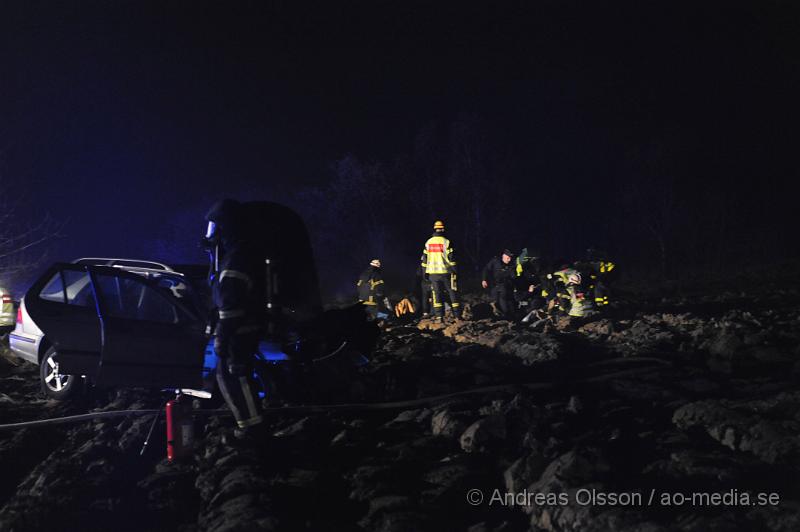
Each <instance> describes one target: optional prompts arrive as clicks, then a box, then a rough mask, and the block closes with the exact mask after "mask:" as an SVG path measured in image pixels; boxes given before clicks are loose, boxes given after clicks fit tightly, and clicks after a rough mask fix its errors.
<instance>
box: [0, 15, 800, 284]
mask: <svg viewBox="0 0 800 532" xmlns="http://www.w3.org/2000/svg"><path fill="white" fill-rule="evenodd" d="M328 4H339V3H338V2H317V3H315V4H314V3H300V2H288V1H287V2H280V1H274V2H215V3H205V2H132V1H114V2H86V1H82V2H75V3H72V2H70V3H55V2H45V3H36V2H22V1H12V2H8V1H3V2H2V3H0V176H2V185H3V189H4V190H3V193H4V195H8V196H9V197H12V198H17V197H18V198H20V199H19V202H20V207H21V210H22V212H24V213H25V214H24V215H22V216H21V218H20V223H21V224H24V223H29V222H30V221H35V220H36V219H37V217H40V216H41V215H42V214H43V213H45V212H47V213H49V214H50V215H52V217H53V218H54V219H56V220H59V221H61V222H63V224H64V227H63V229H62V233H63V235H64V236H63V237H62V238H61V239H59V240H58V241H56V242H55V243H53V244H51V248H50V250H51V252H50V255H51V257H53V258H58V259H67V260H71V259H72V258H75V257H78V256H87V255H95V256H97V255H106V256H107V255H115V256H120V255H122V256H136V257H141V258H147V257H151V256H154V255H160V256H158V257H154V258H163V259H164V260H170V261H176V262H184V261H202V260H203V257H202V255H201V254H200V253H199V251H198V250H197V249H196V248H195V247H194V244H195V242H196V241H197V239H198V237H199V235H200V233H201V232H202V230H203V222H202V215H203V214H204V211H205V210H206V209H207V207H208V205H210V204H211V203H212V202H213V201H214V200H215V199H218V198H220V197H225V196H232V197H239V198H241V199H277V200H281V201H286V202H288V203H290V204H295V205H296V204H297V201H298V200H297V199H296V193H297V192H298V191H300V190H303V189H306V188H309V187H325V186H326V185H327V184H328V183H329V182H330V181H331V179H332V171H331V164H332V162H333V161H335V160H339V159H341V158H342V157H344V156H345V155H346V154H348V153H352V154H354V155H355V156H356V157H358V158H359V159H361V160H364V161H370V160H374V161H384V162H391V161H396V160H398V158H401V157H402V154H404V153H409V152H411V151H412V150H413V146H414V142H415V138H416V136H417V134H418V132H419V131H420V129H421V128H423V127H425V126H426V124H439V125H440V126H439V127H441V128H446V127H447V124H451V123H453V122H454V121H457V120H458V117H459V116H463V115H464V113H467V114H471V115H473V116H479V117H480V120H481V123H482V124H484V127H485V131H486V132H488V133H487V134H489V135H490V136H491V137H492V138H493V139H494V144H492V146H493V147H497V146H502V148H503V150H507V151H508V153H510V154H512V155H510V156H509V157H508V159H509V160H511V161H513V164H511V165H510V166H509V167H508V168H510V169H507V171H506V173H505V174H504V175H505V178H504V179H505V182H506V183H507V184H508V185H509V186H510V187H511V189H513V192H514V194H513V197H514V198H515V200H514V204H513V208H514V209H516V210H517V211H524V212H525V213H526V214H525V215H522V216H521V218H520V217H517V220H518V222H517V223H516V224H515V227H514V228H513V229H509V232H508V235H507V236H508V238H507V239H506V241H508V240H510V241H511V242H510V244H513V245H517V244H519V245H523V244H526V242H525V237H526V233H525V231H526V229H525V225H526V224H529V225H530V234H531V235H536V238H539V239H541V240H542V242H547V243H548V244H546V245H545V247H548V246H549V248H550V249H553V250H554V252H561V251H562V250H564V251H570V250H571V249H572V248H570V247H569V246H566V245H563V244H560V243H559V242H558V241H559V237H558V235H556V236H553V234H548V235H546V236H545V235H543V231H544V230H542V229H541V227H543V226H542V225H541V223H540V222H541V216H542V215H541V214H540V213H537V212H536V211H537V209H539V205H541V204H542V203H545V202H547V203H549V204H551V205H552V204H558V205H562V206H563V205H565V204H566V205H573V206H575V207H576V209H579V210H580V211H581V213H582V214H581V216H582V218H581V220H582V222H581V224H583V225H584V226H586V227H592V226H594V225H596V224H597V222H598V220H597V218H598V217H599V218H602V217H603V216H604V214H603V213H604V212H607V210H610V209H614V208H615V207H613V206H611V205H612V204H613V200H614V198H615V197H616V196H617V195H618V194H619V189H620V180H623V181H624V180H625V179H626V178H627V176H628V175H629V174H632V173H634V172H635V171H636V170H631V168H637V165H636V164H631V163H630V161H641V160H642V158H644V159H647V160H646V161H645V163H644V164H645V166H646V165H647V164H651V163H652V160H656V161H658V163H657V165H658V166H659V171H657V172H655V173H654V174H653V175H656V177H655V178H654V179H659V177H658V176H663V175H667V174H669V176H670V180H671V181H670V184H669V186H670V187H676V189H680V191H681V194H682V195H680V196H679V197H678V203H681V204H683V205H684V207H686V206H689V207H690V208H691V209H692V210H697V209H703V205H704V204H705V202H704V196H705V195H708V194H717V193H724V194H726V195H728V196H729V197H731V198H732V199H731V201H730V203H726V205H727V207H726V209H727V211H726V212H733V213H734V214H733V215H730V219H731V220H732V221H731V222H730V223H728V222H726V224H727V225H726V226H725V227H727V228H728V229H726V231H727V233H726V234H728V238H731V240H732V241H735V234H736V233H737V232H738V231H739V229H738V227H739V226H738V225H737V224H741V227H742V228H745V227H746V228H749V229H748V230H749V231H751V232H750V233H747V235H746V238H754V235H762V236H763V235H766V236H768V237H769V238H771V240H770V242H771V244H770V245H771V247H770V248H769V249H770V250H773V251H769V253H774V252H775V251H774V250H786V249H788V248H793V247H794V246H793V245H792V244H791V242H792V233H793V231H794V228H795V227H796V220H795V217H794V215H793V212H792V208H793V206H794V203H795V202H794V199H793V197H792V196H791V195H789V194H787V193H786V192H787V191H788V190H789V185H790V184H791V182H792V180H794V179H795V178H796V177H797V174H798V171H797V170H798V169H797V159H796V156H795V152H796V148H795V144H796V135H795V129H796V124H797V118H798V117H797V113H796V101H795V100H796V99H797V95H798V94H800V92H798V89H800V79H799V77H800V74H799V73H800V70H798V62H800V58H799V56H798V51H799V50H800V46H798V45H800V37H798V34H799V33H800V32H798V31H797V28H798V27H800V26H799V25H798V22H800V16H798V9H797V8H796V7H795V6H794V5H793V3H792V2H783V1H762V2H752V3H746V4H744V3H730V2H726V3H722V2H720V3H713V4H709V3H702V4H703V5H699V4H701V3H699V2H619V3H615V4H614V5H613V6H599V5H595V4H596V3H594V2H574V1H544V2H527V1H525V2H523V1H518V2H484V3H460V4H458V5H445V4H441V5H440V6H439V7H434V6H433V5H432V4H434V2H387V1H373V2H365V3H347V7H340V6H338V5H336V6H333V5H328ZM642 4H644V5H642ZM653 147H655V148H653ZM653 151H655V152H656V153H657V155H653V156H652V160H651V159H648V157H650V156H649V155H647V154H652V153H653ZM643 154H644V155H643ZM420 179H421V178H420ZM407 201H413V199H411V200H407ZM293 202H294V203H293ZM511 207H512V206H511V205H509V208H511ZM495 208H496V209H500V208H501V207H495ZM301 210H302V209H301ZM444 210H446V209H444ZM558 212H559V214H558V216H564V217H565V218H569V217H570V216H571V215H570V208H569V207H566V208H561V209H560V211H558ZM26 216H27V217H29V220H26V219H25V217H26ZM548 217H549V218H552V216H550V215H548ZM573 218H574V216H573ZM726 219H727V218H726ZM737 220H738V221H737ZM432 221H433V220H432V219H428V217H424V218H422V217H419V216H416V215H415V216H414V217H413V219H412V220H410V221H408V222H404V223H408V224H410V225H411V227H412V229H413V231H414V234H415V235H418V237H414V238H415V240H414V241H413V242H411V244H410V245H409V244H408V242H403V245H402V246H399V247H401V248H403V249H404V250H405V248H406V247H408V249H412V248H413V249H416V248H418V247H420V246H421V243H422V241H424V238H425V236H426V234H427V233H428V232H429V229H430V224H431V222H432ZM617 223H619V224H622V223H625V220H624V219H622V220H621V221H618V222H617ZM631 223H636V222H635V221H634V220H632V221H631ZM695 223H696V222H695ZM759 224H761V225H759ZM600 225H603V224H602V220H600ZM612 225H613V224H612ZM520 226H522V227H520ZM548 227H550V226H548ZM609 227H611V225H609ZM789 228H791V229H789ZM312 229H313V227H312ZM358 229H359V228H348V229H347V230H348V231H349V232H352V231H353V230H358ZM684 230H685V231H687V233H686V234H689V232H691V231H692V229H691V228H684ZM503 231H504V230H502V229H501V231H500V232H503ZM608 231H609V232H610V231H612V229H608ZM497 232H498V231H494V233H497ZM551 233H552V232H551ZM570 234H572V233H570ZM565 235H566V233H565ZM775 235H779V237H778V236H775ZM606 237H607V235H606V236H604V237H603V238H605V240H608V241H609V242H610V241H611V240H610V239H609V238H606ZM743 238H745V237H743ZM502 240H503V239H502V238H495V239H492V240H491V242H489V243H488V244H487V246H488V247H489V248H490V249H491V250H492V251H493V248H491V246H501V245H503V243H502V242H501V241H502ZM589 240H591V239H590V238H585V239H582V241H581V242H576V244H575V246H574V248H575V249H578V248H580V246H582V245H584V244H586V243H587V242H588V241H589ZM601 240H602V238H601ZM554 241H555V242H556V243H555V244H553V242H554ZM700 245H702V243H701V244H700ZM612 247H613V246H612ZM619 247H620V246H619V244H618V243H617V248H619ZM364 248H365V249H366V250H367V251H365V253H364V261H363V262H364V265H366V262H368V260H369V259H370V258H371V257H370V256H368V255H369V250H370V245H369V244H367V245H365V246H364ZM381 249H384V248H383V247H381ZM617 252H618V253H620V254H623V255H624V253H623V252H621V251H620V250H619V249H617ZM790 253H791V251H790ZM794 253H796V252H794ZM319 255H320V256H319V260H320V262H321V263H322V264H323V268H324V267H325V266H324V265H325V261H326V260H328V259H327V258H326V256H325V252H324V250H323V251H322V252H320V253H319ZM402 255H403V256H406V255H408V253H406V252H405V251H403V253H402ZM412 255H413V253H412ZM490 256H491V252H490V251H487V252H486V255H485V257H481V258H480V259H478V260H484V259H485V260H488V258H489V257H490ZM415 258H416V257H413V256H412V257H410V258H409V263H410V264H411V266H409V267H413V262H414V259H415ZM353 260H360V259H353ZM406 267H407V266H406V264H403V268H406ZM355 275H357V272H354V273H353V276H355ZM323 278H324V275H323Z"/></svg>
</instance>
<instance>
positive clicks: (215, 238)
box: [205, 200, 266, 437]
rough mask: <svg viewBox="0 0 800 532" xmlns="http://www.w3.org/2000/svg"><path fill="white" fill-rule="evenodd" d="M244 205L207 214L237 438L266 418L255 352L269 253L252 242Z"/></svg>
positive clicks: (222, 381) (230, 204)
mask: <svg viewBox="0 0 800 532" xmlns="http://www.w3.org/2000/svg"><path fill="white" fill-rule="evenodd" d="M241 209H242V206H241V204H240V203H238V202H236V201H234V200H222V201H220V202H217V203H216V204H215V205H214V206H213V207H212V208H211V210H210V211H209V212H208V214H207V215H206V220H207V222H208V230H207V232H206V238H205V244H206V247H207V248H208V249H210V250H211V251H212V253H213V255H212V260H213V261H214V262H213V264H212V273H211V275H210V281H211V287H212V291H213V297H214V304H215V305H216V308H217V313H218V319H217V321H216V327H215V328H214V349H215V351H216V353H217V356H218V357H219V364H218V367H217V383H218V385H219V389H220V391H221V392H222V396H223V397H224V398H225V402H226V403H227V404H228V407H229V408H230V409H231V412H232V413H233V416H234V418H235V419H236V424H237V427H238V428H237V430H236V431H235V435H236V436H237V437H245V436H247V435H248V434H252V433H253V432H254V431H255V430H257V427H259V426H260V424H261V423H262V422H263V416H262V408H261V401H260V398H259V396H258V389H257V387H256V382H255V379H254V378H253V356H254V354H255V353H256V352H257V350H258V342H259V339H260V338H261V337H262V336H263V334H264V324H265V308H264V294H265V284H266V283H265V279H264V273H263V272H264V258H263V257H262V256H261V253H259V252H257V251H255V250H256V249H258V246H254V245H252V243H251V242H250V241H249V238H248V228H247V227H246V222H245V220H244V218H243V217H242V214H241Z"/></svg>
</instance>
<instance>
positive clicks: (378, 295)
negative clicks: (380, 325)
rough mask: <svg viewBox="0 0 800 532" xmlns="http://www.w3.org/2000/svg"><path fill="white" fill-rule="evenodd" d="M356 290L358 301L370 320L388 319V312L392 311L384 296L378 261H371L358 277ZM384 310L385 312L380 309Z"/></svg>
mask: <svg viewBox="0 0 800 532" xmlns="http://www.w3.org/2000/svg"><path fill="white" fill-rule="evenodd" d="M356 288H357V289H358V300H359V301H361V303H363V304H364V306H365V307H366V309H367V314H368V315H369V316H370V318H371V319H373V320H375V319H378V318H386V317H388V314H387V313H388V312H391V311H392V309H391V308H390V307H389V303H388V301H389V300H388V299H387V298H386V296H384V292H383V288H384V284H383V277H382V275H381V261H380V259H373V260H372V261H371V262H370V263H369V266H367V269H366V270H364V272H363V273H362V274H361V275H360V276H359V278H358V282H357V283H356ZM384 307H385V308H386V311H385V312H382V311H381V309H383V308H384Z"/></svg>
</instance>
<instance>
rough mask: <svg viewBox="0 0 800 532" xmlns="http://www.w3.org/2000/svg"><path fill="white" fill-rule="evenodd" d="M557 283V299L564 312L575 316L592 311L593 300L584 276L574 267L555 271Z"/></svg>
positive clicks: (584, 314)
mask: <svg viewBox="0 0 800 532" xmlns="http://www.w3.org/2000/svg"><path fill="white" fill-rule="evenodd" d="M553 278H554V279H555V281H556V282H555V285H556V287H557V288H556V299H557V301H558V307H559V309H560V310H561V311H562V312H565V313H566V314H567V315H568V316H570V317H573V318H582V317H585V316H588V315H589V314H590V313H591V311H592V304H591V301H590V300H589V299H588V298H587V294H586V292H585V287H584V286H583V276H582V275H581V273H580V272H579V271H578V270H577V269H575V268H572V267H569V268H564V269H562V270H559V271H557V272H555V273H553Z"/></svg>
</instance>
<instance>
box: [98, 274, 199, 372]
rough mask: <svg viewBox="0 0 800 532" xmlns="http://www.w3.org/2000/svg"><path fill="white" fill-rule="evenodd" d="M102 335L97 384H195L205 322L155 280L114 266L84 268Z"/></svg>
mask: <svg viewBox="0 0 800 532" xmlns="http://www.w3.org/2000/svg"><path fill="white" fill-rule="evenodd" d="M86 268H87V270H88V271H89V272H90V274H91V279H92V283H93V286H94V289H95V293H96V295H97V303H98V305H97V306H98V313H99V316H100V330H101V335H102V347H101V359H102V360H101V364H100V368H99V371H98V373H97V377H96V380H97V383H98V385H104V386H109V385H124V386H148V387H159V386H175V387H187V388H190V387H198V386H200V385H201V384H202V368H203V359H204V353H205V346H206V343H207V341H208V340H207V338H206V335H205V323H204V321H203V320H202V319H201V318H200V317H199V316H198V315H197V314H196V313H195V312H194V311H193V310H192V309H191V307H189V306H187V305H185V304H183V303H182V302H181V301H180V300H179V299H178V298H177V297H176V296H175V294H174V293H173V292H172V291H170V290H169V289H167V288H164V287H160V286H159V284H158V282H157V281H156V280H148V279H146V278H145V277H144V276H142V275H138V274H134V273H130V272H126V271H122V270H120V269H119V268H111V267H104V266H87V267H86Z"/></svg>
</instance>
